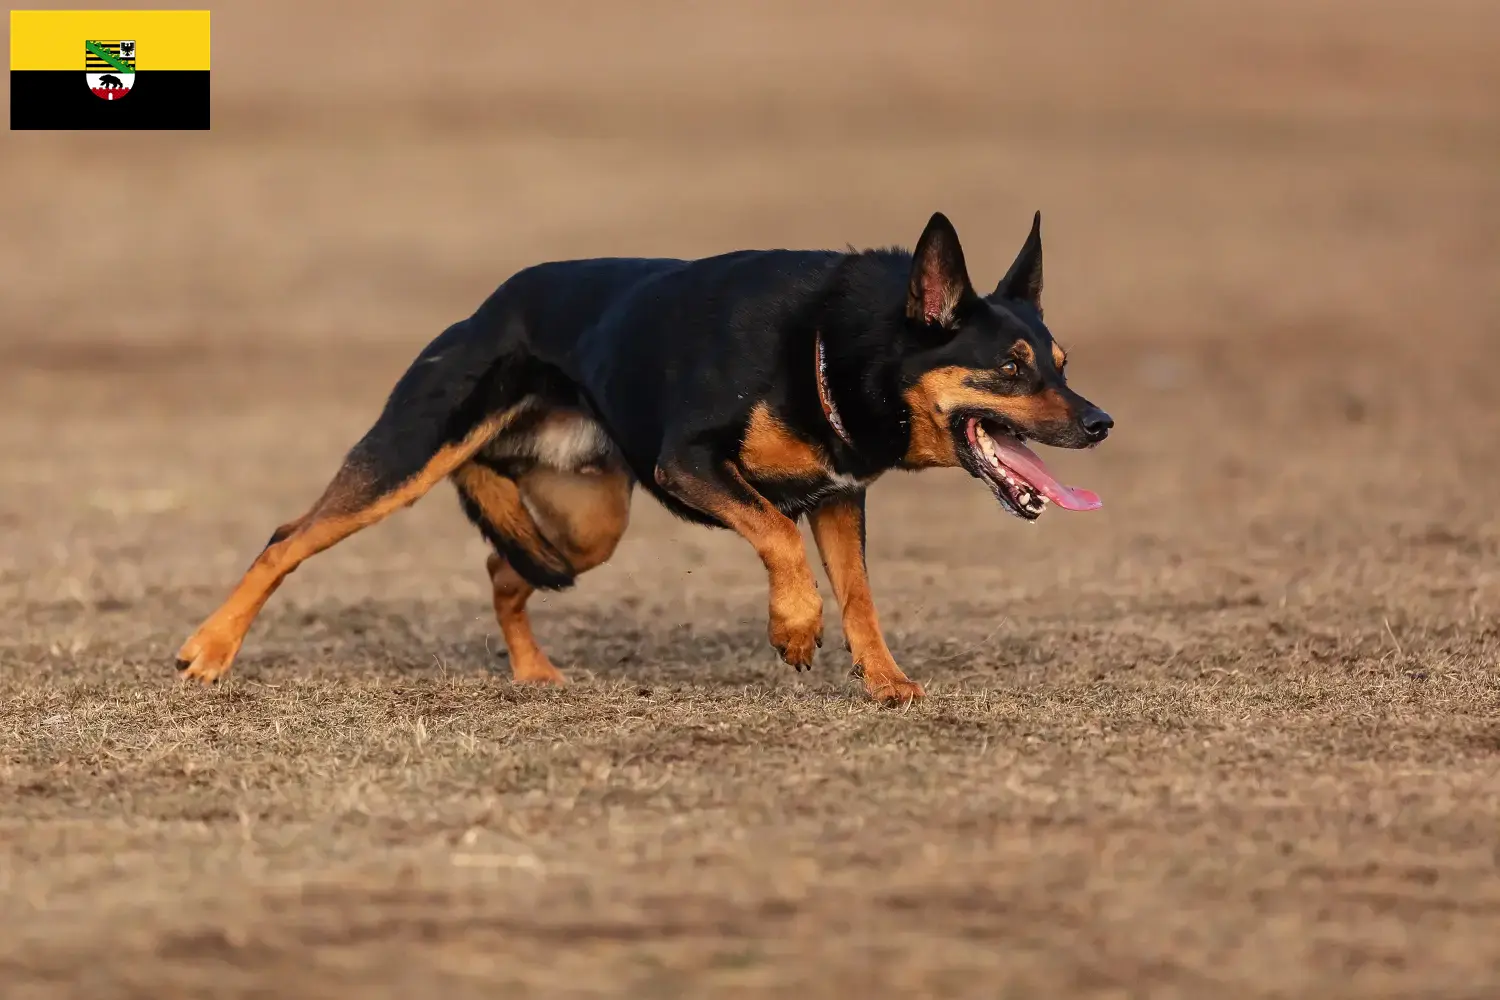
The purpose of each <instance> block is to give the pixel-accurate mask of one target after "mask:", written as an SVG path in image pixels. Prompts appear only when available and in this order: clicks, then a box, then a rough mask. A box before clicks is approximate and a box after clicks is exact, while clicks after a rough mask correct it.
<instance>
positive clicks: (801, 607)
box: [656, 465, 823, 670]
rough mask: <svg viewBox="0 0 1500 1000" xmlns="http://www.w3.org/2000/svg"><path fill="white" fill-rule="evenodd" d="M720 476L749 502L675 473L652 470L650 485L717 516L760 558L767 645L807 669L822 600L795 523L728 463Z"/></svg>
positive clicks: (818, 635) (817, 638)
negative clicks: (766, 588) (765, 582)
mask: <svg viewBox="0 0 1500 1000" xmlns="http://www.w3.org/2000/svg"><path fill="white" fill-rule="evenodd" d="M723 471H724V474H725V475H726V476H727V477H728V478H729V479H730V480H731V481H732V482H733V484H734V485H735V486H736V487H737V488H738V489H739V491H740V492H741V493H742V494H743V495H744V496H746V497H751V498H753V499H750V500H741V499H739V498H737V497H735V496H732V495H729V494H726V493H725V492H724V490H723V489H722V488H721V487H718V486H715V485H714V484H713V483H710V482H705V481H704V480H702V479H699V478H697V477H695V476H690V475H687V474H685V473H682V472H678V471H675V470H669V469H663V468H660V467H658V468H657V470H656V481H657V482H658V483H659V484H661V486H662V487H663V488H664V489H667V490H668V491H669V492H671V493H672V495H673V496H675V497H677V499H679V500H681V501H682V502H683V503H685V504H688V505H689V506H692V507H695V508H697V509H698V510H701V511H703V512H704V513H706V514H709V515H711V516H713V517H716V518H718V519H719V520H720V521H721V522H723V523H724V524H725V525H727V526H728V527H729V528H730V529H731V530H733V531H734V532H735V533H736V534H738V535H739V536H740V537H742V538H744V539H745V540H746V541H747V542H749V543H750V544H751V546H752V547H754V549H755V554H756V555H758V556H760V561H761V563H762V565H764V566H765V568H766V575H767V577H768V579H769V583H770V623H769V627H768V629H767V634H768V636H769V638H770V640H771V645H772V646H774V647H775V648H776V650H777V651H778V652H779V653H780V654H781V658H782V659H783V660H785V661H786V662H787V663H788V664H790V665H792V666H793V667H795V668H797V669H798V670H802V669H804V668H807V667H810V666H811V665H812V660H813V653H814V651H815V649H816V648H817V647H818V646H821V645H822V644H823V599H822V598H821V597H820V596H818V583H817V581H816V580H815V579H814V578H813V575H812V568H811V567H810V566H808V564H807V551H806V549H805V548H804V547H803V545H802V535H801V534H800V533H799V532H798V531H797V525H796V524H795V523H794V522H793V521H792V520H791V519H790V518H789V517H787V516H786V515H785V514H783V513H781V511H779V510H777V509H776V508H775V507H774V506H772V504H771V502H770V501H769V500H767V499H766V498H765V497H763V496H761V495H760V494H759V493H757V492H755V488H754V487H752V486H751V485H750V484H749V483H748V482H746V481H745V477H744V476H743V475H741V474H740V471H739V470H738V469H736V468H735V467H734V466H732V465H726V466H725V467H724V470H723Z"/></svg>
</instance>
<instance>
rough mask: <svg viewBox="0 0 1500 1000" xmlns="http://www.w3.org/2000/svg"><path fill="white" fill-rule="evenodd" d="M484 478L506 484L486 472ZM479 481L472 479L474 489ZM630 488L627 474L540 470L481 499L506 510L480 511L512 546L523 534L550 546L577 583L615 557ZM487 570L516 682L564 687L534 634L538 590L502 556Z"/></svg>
mask: <svg viewBox="0 0 1500 1000" xmlns="http://www.w3.org/2000/svg"><path fill="white" fill-rule="evenodd" d="M482 471H483V472H484V473H485V474H487V475H488V476H491V477H494V478H503V477H501V476H499V474H498V473H494V472H491V471H490V470H488V469H484V470H482ZM477 479H478V477H471V481H477ZM507 482H508V480H507ZM632 488H633V487H632V484H631V481H630V477H629V476H628V475H627V474H626V473H625V472H624V471H623V470H622V469H613V470H609V471H605V472H599V473H570V472H561V471H558V470H556V469H551V468H547V467H546V466H538V467H536V468H534V469H532V470H531V471H529V472H527V473H526V474H525V475H523V476H522V477H521V479H520V481H519V483H515V484H512V488H511V489H510V491H509V492H506V491H503V490H497V489H493V488H487V489H486V490H485V491H484V492H483V496H484V497H486V498H487V499H488V500H489V501H503V503H504V509H496V508H493V507H489V506H485V507H484V508H483V510H484V514H485V517H486V518H488V519H490V520H491V523H493V524H495V525H497V526H498V525H500V524H504V525H505V530H506V531H507V533H508V534H510V536H511V541H512V542H517V543H520V539H518V538H516V537H515V534H516V531H517V528H518V527H521V529H522V530H521V534H522V535H523V536H524V537H525V538H527V539H532V540H536V539H545V540H546V541H547V542H548V543H550V545H551V549H550V550H545V551H547V552H548V553H549V554H550V552H557V553H560V554H561V555H562V556H563V558H564V559H566V560H567V567H566V569H567V570H568V571H569V572H570V573H571V574H573V575H577V574H579V573H583V572H585V571H586V570H590V569H593V568H594V567H596V566H598V565H600V564H601V563H603V562H605V561H606V560H607V559H608V558H609V557H610V556H611V555H613V554H614V551H615V547H616V546H617V545H618V544H619V541H620V536H622V535H623V534H624V533H625V528H626V525H627V524H628V523H629V520H630V494H631V490H632ZM523 522H524V524H523ZM526 548H527V550H528V551H529V552H530V554H531V556H532V558H533V559H537V558H538V557H539V553H541V552H543V551H544V548H543V547H542V546H538V545H535V544H527V545H526ZM486 565H487V566H488V568H489V572H490V582H491V585H492V587H493V589H494V602H495V619H496V621H498V622H499V624H500V633H501V635H503V636H504V637H505V645H506V648H507V649H509V650H510V661H511V675H512V678H513V679H514V680H515V681H516V682H517V683H520V684H563V683H565V679H564V677H563V675H562V673H561V672H560V671H559V670H558V669H557V667H556V666H554V665H553V663H552V661H551V660H550V659H549V658H548V657H547V654H546V653H545V652H543V651H542V648H541V646H540V644H539V643H538V642H537V641H536V636H535V635H534V634H533V633H532V631H531V621H530V618H529V616H528V615H527V613H526V602H527V601H528V600H529V599H530V597H531V595H532V593H534V588H533V587H532V586H531V584H530V583H528V582H527V581H526V580H525V579H524V578H523V577H522V576H521V575H520V574H519V573H517V572H516V571H515V569H514V568H513V567H512V566H511V565H510V563H509V562H507V561H506V559H505V558H504V557H503V556H501V555H498V554H495V555H491V556H490V557H489V560H488V562H487V564H486Z"/></svg>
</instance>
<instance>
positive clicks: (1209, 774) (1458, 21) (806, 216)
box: [0, 0, 1500, 1000]
mask: <svg viewBox="0 0 1500 1000" xmlns="http://www.w3.org/2000/svg"><path fill="white" fill-rule="evenodd" d="M1102 6H1103V7H1106V9H1102V10H1101V9H1100V7H1102ZM478 9H479V5H474V4H462V3H456V2H443V3H435V2H428V3H426V4H425V8H424V5H422V4H418V3H415V2H412V3H407V4H395V3H390V2H385V0H380V2H371V0H366V2H364V3H362V4H361V5H359V12H358V13H357V14H352V15H351V14H349V13H347V12H345V11H343V9H342V8H340V7H337V6H335V5H331V4H329V5H316V6H315V5H310V4H306V3H292V2H290V0H276V2H270V0H256V2H255V3H250V2H248V0H242V2H237V3H224V4H220V5H215V8H214V19H215V20H214V32H215V34H214V58H215V77H214V80H215V83H214V87H215V128H214V131H213V132H212V133H209V134H205V135H150V134H139V135H102V134H101V135H93V136H85V135H73V136H70V135H39V134H38V135H33V134H22V133H13V134H9V136H8V138H7V139H6V140H5V145H4V149H3V156H0V179H3V181H4V183H3V185H0V217H3V218H5V219H6V220H7V221H6V222H5V224H4V233H5V239H4V240H3V242H0V296H3V301H4V306H3V310H0V454H3V456H4V462H3V464H0V477H3V478H0V537H3V545H0V633H3V635H0V668H3V669H0V802H3V810H0V984H3V986H0V993H3V994H4V995H5V996H7V997H10V996H16V997H64V996H76V997H88V998H90V1000H99V998H105V997H116V996H141V997H146V996H149V997H156V998H159V997H166V996H194V995H198V996H208V995H214V996H243V997H250V996H276V997H291V996H312V995H342V996H370V997H376V996H412V995H419V994H426V995H436V994H437V993H438V992H439V991H442V992H447V993H450V994H452V995H455V996H481V995H484V996H495V995H502V996H564V995H578V996H585V995H605V994H613V995H630V996H641V997H655V996H661V997H667V996H725V997H733V996H753V995H766V994H770V993H778V992H779V993H782V994H783V995H799V996H812V995H862V996H880V995H891V996H895V995H908V996H918V995H920V996H1026V997H1042V996H1046V997H1062V996H1091V997H1093V996H1097V997H1106V996H1108V997H1123V996H1133V995H1148V994H1149V995H1151V996H1156V997H1173V996H1181V997H1204V996H1267V997H1269V996H1309V997H1313V996H1315V997H1356V996H1357V997H1396V996H1425V997H1454V998H1456V997H1481V996H1494V995H1496V993H1497V992H1500V872H1497V867H1500V838H1497V831H1500V713H1497V704H1500V683H1497V682H1500V669H1497V664H1496V656H1497V652H1500V559H1497V556H1500V518H1497V515H1496V513H1495V503H1494V499H1493V498H1494V495H1495V492H1496V490H1497V489H1500V463H1496V461H1495V454H1496V453H1495V441H1496V439H1497V436H1500V408H1497V407H1496V406H1495V393H1496V385H1497V378H1500V356H1497V350H1496V346H1495V345H1496V337H1497V334H1500V281H1497V280H1496V279H1497V276H1500V236H1497V234H1500V106H1497V105H1500V100H1497V97H1496V95H1497V94H1500V58H1497V55H1500V52H1497V49H1500V43H1497V41H1496V40H1497V39H1500V8H1497V7H1496V6H1495V5H1494V4H1492V3H1484V2H1481V0H1467V2H1465V0H1429V2H1426V3H1423V4H1403V3H1396V2H1376V0H1358V2H1356V0H1338V2H1329V3H1321V4H1316V5H1313V4H1305V3H1303V2H1302V0H1295V2H1293V0H1274V2H1273V0H1260V2H1254V3H1242V4H1235V5H1231V4H1213V5H1209V4H1198V3H1191V2H1189V0H1172V2H1151V3H1144V2H1142V3H1133V4H1128V5H1126V4H1119V5H1113V6H1106V5H1094V4H1089V3H1084V2H1083V0H1069V2H1066V3H1050V4H1023V3H1009V2H1006V3H1000V2H994V0H992V2H989V3H986V4H978V3H974V4H967V5H963V4H946V5H932V4H927V5H923V4H915V3H912V2H910V0H901V2H899V3H897V2H868V3H862V4H860V5H858V6H855V5H852V4H848V5H833V4H819V5H809V4H806V3H794V2H791V0H776V2H765V3H756V4H750V3H742V4H741V3H736V4H730V3H724V4H718V5H699V6H696V7H693V8H692V9H688V8H686V7H685V6H682V5H671V4H665V3H661V2H650V3H632V4H623V3H613V4H582V3H579V2H576V0H572V2H565V0H554V2H552V3H549V4H545V5H529V4H528V5H521V4H515V5H504V4H495V5H488V6H487V7H486V8H485V10H486V11H487V13H483V14H480V13H476V11H477V10H478ZM1037 207H1040V208H1042V209H1043V210H1044V215H1045V217H1046V227H1047V254H1048V262H1049V271H1048V285H1047V290H1048V301H1049V319H1050V320H1051V322H1052V325H1053V327H1054V329H1055V330H1056V331H1057V332H1058V333H1059V336H1060V337H1061V339H1062V340H1063V342H1064V343H1065V344H1066V345H1067V347H1068V348H1069V350H1070V351H1071V352H1072V355H1073V369H1072V370H1073V378H1074V381H1075V383H1076V384H1077V385H1078V386H1079V387H1080V388H1082V389H1083V391H1085V392H1086V393H1087V394H1088V395H1090V396H1092V397H1094V398H1096V399H1097V400H1098V401H1099V402H1101V403H1102V404H1104V405H1105V406H1106V407H1107V408H1108V409H1109V410H1111V411H1112V412H1113V413H1114V415H1115V417H1116V418H1117V420H1118V422H1119V428H1118V431H1117V434H1116V436H1115V437H1114V438H1113V439H1112V440H1111V441H1110V442H1109V444H1108V446H1106V447H1105V448H1103V449H1101V450H1099V451H1097V452H1092V453H1089V454H1086V455H1075V454H1060V455H1058V456H1057V457H1056V459H1055V462H1054V465H1055V466H1056V467H1058V468H1060V469H1061V470H1062V471H1064V472H1065V473H1066V474H1067V476H1068V477H1070V478H1071V479H1073V480H1074V481H1076V482H1080V483H1084V484H1087V485H1089V486H1091V487H1094V488H1096V489H1098V490H1099V492H1100V493H1101V494H1103V495H1104V497H1105V498H1106V503H1107V506H1106V508H1105V510H1104V511H1103V512H1101V513H1100V514H1097V515H1091V516H1083V515H1075V516H1067V515H1060V514H1057V513H1053V514H1052V515H1050V516H1049V517H1048V518H1046V519H1044V521H1043V523H1042V524H1041V525H1040V526H1038V527H1036V528H1034V529H1027V528H1024V527H1022V526H1021V525H1019V524H1018V523H1017V522H1015V521H1013V520H1010V519H1008V518H1005V517H1003V516H1002V515H1000V514H999V513H998V512H997V511H996V510H995V508H994V506H993V503H992V502H991V501H990V499H989V498H988V494H987V491H985V490H984V489H983V488H982V487H980V486H978V484H975V483H973V482H972V481H970V480H968V479H967V478H966V477H964V476H962V475H961V474H942V473H934V474H926V475H923V476H920V477H899V476H893V477H891V478H890V479H889V480H888V481H883V482H882V483H880V484H879V485H878V486H877V487H876V488H875V490H874V491H873V494H872V499H871V510H872V530H871V566H872V574H873V579H874V585H875V588H876V593H877V596H878V598H879V599H880V601H881V607H882V613H883V616H884V619H885V622H886V625H887V629H888V631H889V634H890V641H891V644H892V646H893V648H894V650H895V651H896V654H897V657H898V659H899V660H900V661H901V662H902V663H903V664H904V665H905V666H906V668H907V669H908V671H909V672H911V673H912V674H913V675H914V676H916V677H917V678H918V679H920V680H922V681H923V682H925V683H926V684H927V686H928V691H929V692H930V694H931V697H930V699H929V700H928V702H927V703H925V704H923V705H920V706H917V707H913V708H911V709H910V710H908V711H904V712H892V711H882V710H879V709H876V708H874V707H873V706H871V705H869V704H867V703H865V702H864V701H863V700H862V699H861V698H860V696H859V692H858V688H857V685H856V684H855V683H854V682H852V681H851V680H850V679H849V678H848V677H847V676H846V673H847V666H848V665H847V662H846V660H845V658H844V656H843V655H842V654H841V651H840V643H839V641H838V639H839V630H838V625H837V622H836V621H835V619H836V615H833V614H830V616H829V618H830V624H829V640H830V641H828V642H827V643H826V644H825V648H824V650H823V652H822V654H821V655H820V660H819V663H818V666H817V668H816V670H815V672H814V673H813V674H812V675H811V679H806V677H807V675H804V679H800V680H799V679H798V678H797V677H795V676H794V675H793V674H792V673H791V671H790V670H789V669H788V668H786V667H783V666H781V665H780V664H779V663H778V662H777V660H776V658H775V655H774V653H772V652H771V651H770V650H769V648H768V647H767V646H766V644H765V641H764V628H765V622H764V614H765V611H764V606H765V594H764V581H763V578H762V575H761V573H760V571H759V567H758V565H757V564H756V562H755V560H754V557H753V555H752V554H751V553H750V551H749V549H748V547H747V546H745V545H744V543H743V542H740V541H739V540H737V539H735V538H733V537H730V536H727V535H724V534H721V533H715V532H710V531H706V530H702V529H697V528H693V527H690V526H686V525H681V524H679V523H677V522H674V521H673V520H671V519H670V518H669V517H667V516H666V515H665V514H663V513H662V512H661V511H660V510H659V509H657V508H656V507H655V506H654V505H653V504H652V503H651V502H650V501H649V500H646V499H643V498H638V500H637V504H636V507H635V522H634V525H633V527H632V530H631V532H630V534H629V535H627V537H626V540H625V542H624V543H623V545H622V546H621V549H620V551H619V553H618V556H617V557H616V559H615V560H614V561H613V562H612V563H610V564H609V565H608V566H606V567H604V568H602V569H600V570H598V571H596V572H594V573H591V574H589V575H588V576H587V577H585V578H584V580H583V581H582V583H581V585H580V586H579V587H578V588H577V589H576V590H575V591H573V592H570V593H567V594H564V595H560V596H555V597H551V598H548V599H545V600H539V601H537V602H536V603H535V605H534V607H535V609H536V615H535V617H536V620H537V623H538V629H539V632H540V633H541V636H542V639H543V641H544V643H545V644H546V645H547V646H548V648H549V649H550V650H551V652H552V654H553V656H554V658H555V659H556V660H557V661H558V662H559V664H561V665H563V666H564V668H565V669H566V670H568V671H569V672H570V673H571V675H572V676H573V678H574V679H575V680H576V681H577V682H578V683H576V684H575V685H574V686H573V687H571V688H570V689H568V690H565V691H542V692H538V691H530V690H515V689H513V688H512V686H511V685H510V684H509V683H508V681H507V680H506V679H505V677H506V676H507V667H506V664H505V663H504V661H503V660H502V659H500V658H498V656H497V655H496V648H497V644H498V636H497V630H496V628H495V626H494V623H493V621H492V620H491V617H490V611H489V608H488V602H487V593H486V583H485V580H484V574H483V556H484V551H483V548H482V546H481V544H480V542H479V540H478V538H477V537H476V536H475V534H474V533H473V532H472V530H470V529H469V528H468V527H467V526H466V525H465V524H464V522H463V520H462V518H461V516H460V515H459V513H458V509H457V504H456V502H455V501H454V500H453V499H452V497H451V495H434V497H433V498H431V499H429V500H428V501H426V502H424V503H422V504H420V505H418V506H417V507H416V508H414V509H413V510H412V511H410V512H408V513H405V514H403V515H401V516H399V517H396V518H394V519H392V520H391V521H390V522H387V523H386V524H384V525H382V526H380V527H379V528H378V529H376V530H373V531H370V532H367V533H365V534H364V535H361V536H359V537H357V538H355V539H352V540H351V541H349V542H348V543H346V544H345V545H343V546H340V547H339V548H337V549H335V550H334V551H332V552H330V553H328V554H326V555H324V556H321V557H319V558H318V559H315V560H314V561H312V562H311V563H309V564H308V565H307V566H306V567H304V568H303V570H302V571H301V572H300V573H299V574H298V575H297V576H296V577H295V578H294V579H293V580H292V581H291V582H290V583H289V584H288V586H287V587H285V588H284V589H283V590H282V591H281V592H280V593H279V594H278V595H277V597H276V598H275V599H274V600H273V602H272V604H271V605H270V606H269V608H268V609H267V611H266V613H265V615H264V616H263V618H262V620H261V622H260V623H259V625H258V626H257V627H256V629H255V630H254V631H253V632H252V634H251V638H250V641H249V643H248V644H247V646H246V649H245V652H244V655H243V656H242V657H241V659H240V662H239V664H238V666H237V668H236V670H235V671H234V673H233V675H232V679H231V680H230V681H228V682H227V683H226V684H224V685H221V686H220V687H219V688H217V689H214V690H201V689H198V688H196V687H194V688H185V687H182V686H179V685H178V684H177V683H176V681H175V680H174V677H173V674H172V670H171V665H170V660H171V654H172V653H173V651H174V650H175V648H176V646H177V644H178V643H179V642H180V641H181V640H182V639H183V637H184V636H185V635H186V634H187V633H188V632H189V631H190V630H191V629H192V628H193V627H194V626H195V625H196V623H197V622H198V620H199V619H201V618H202V616H204V615H205V614H206V613H207V612H209V611H210V610H211V609H212V608H213V607H214V605H215V604H216V603H217V601H218V600H219V599H220V598H221V597H222V596H223V595H224V593H225V592H226V590H227V588H228V587H229V585H230V584H231V583H232V582H233V580H234V578H235V577H236V576H237V574H238V573H239V572H240V571H241V570H242V569H243V568H244V566H245V564H246V563H247V561H248V560H249V558H250V557H251V555H252V554H253V553H254V552H255V551H256V549H257V548H258V547H259V545H260V544H261V543H262V542H263V541H264V538H265V536H266V535H267V534H268V533H269V530H270V529H271V527H273V526H274V525H276V524H277V523H279V522H280V521H282V520H284V519H286V518H287V517H289V516H291V515H294V514H296V513H298V512H299V511H300V510H301V508H302V507H303V506H304V505H305V504H306V503H307V502H308V501H309V500H310V499H311V498H312V497H314V496H315V495H316V493H317V492H318V490H319V489H320V488H321V486H322V485H323V483H324V481H325V480H326V478H327V476H328V475H329V473H330V472H331V471H332V469H333V467H334V465H335V464H336V462H337V460H338V458H339V456H340V455H341V453H342V451H343V449H344V448H345V447H346V446H347V445H348V444H349V443H350V442H351V441H353V440H354V438H355V437H356V436H357V435H358V434H359V433H360V432H361V431H362V430H363V429H364V427H365V426H366V425H367V423H368V421H369V420H370V419H371V418H372V416H373V414H374V412H375V411H376V409H377V408H378V406H379V404H380V402H381V400H382V399H383V396H384V393H385V392H386V390H387V389H388V388H389V386H390V383H391V382H392V380H393V379H394V378H395V376H396V375H397V374H398V373H399V372H400V371H401V369H402V368H403V366H404V365H405V363H406V361H407V360H408V358H409V357H410V356H411V355H412V354H413V353H414V352H415V351H416V350H417V349H418V348H419V347H420V346H421V345H422V344H423V343H424V342H425V341H426V339H427V338H428V337H429V336H431V335H432V334H434V333H435V332H437V331H438V330H439V329H441V328H442V327H443V326H444V325H446V324H447V323H448V322H449V321H451V320H452V319H455V318H457V317H458V316H461V315H464V314H465V313H466V312H467V311H468V310H469V309H470V308H472V307H473V305H474V304H476V303H477V302H478V301H479V300H480V299H481V298H482V297H483V296H484V295H485V294H487V293H488V291H489V290H490V289H491V288H492V287H493V286H494V285H495V284H496V283H498V282H499V281H500V280H501V279H503V278H504V277H505V276H506V275H507V274H508V273H510V271H512V270H514V269H515V268H517V267H519V266H522V265H524V264H526V263H529V262H533V261H535V260H538V259H544V258H549V257H565V256H580V255H592V254H615V253H620V254H630V253H639V254H656V253H664V254H673V255H699V254H706V253H712V252H717V251H721V250H727V249H731V248H735V247H740V246H768V245H783V246H786V245H790V246H842V245H844V244H845V243H854V244H858V245H871V244H884V243H889V242H902V243H908V244H909V243H910V241H912V240H914V239H915V237H916V235H917V232H918V230H919V229H920V226H921V224H922V223H923V222H924V221H925V219H926V217H927V215H928V213H930V212H931V211H932V210H933V209H936V208H941V209H943V210H944V211H946V212H948V213H949V214H950V215H951V216H952V217H953V218H954V219H955V220H956V222H957V224H958V226H959V230H960V232H961V233H962V234H964V236H965V239H966V246H967V249H968V253H969V259H970V263H971V266H972V268H973V270H974V271H975V273H976V274H977V275H983V276H984V277H985V278H987V279H988V280H994V279H995V278H996V277H997V276H998V274H999V273H1000V269H1001V268H1003V266H1004V265H1005V264H1006V263H1007V262H1008V260H1009V258H1010V255H1011V254H1012V253H1013V252H1014V250H1015V249H1016V247H1017V246H1018V245H1019V242H1020V239H1021V237H1022V236H1023V235H1024V232H1025V227H1026V224H1027V222H1028V220H1029V218H1030V212H1031V210H1032V209H1033V208H1037ZM448 492H449V491H447V490H446V488H445V489H444V490H443V491H441V493H444V494H446V493H448ZM825 593H826V588H825Z"/></svg>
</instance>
